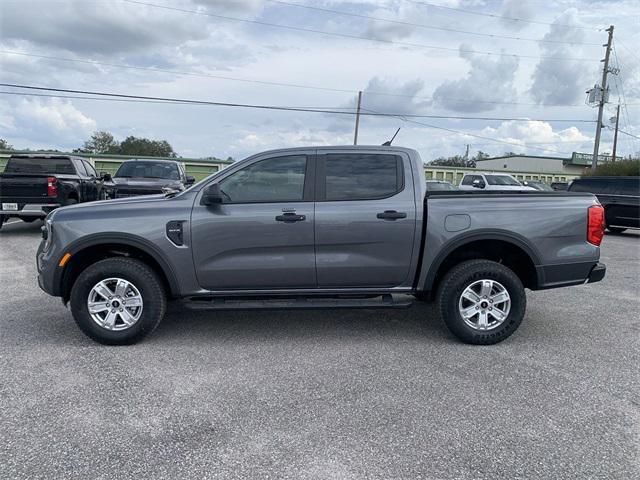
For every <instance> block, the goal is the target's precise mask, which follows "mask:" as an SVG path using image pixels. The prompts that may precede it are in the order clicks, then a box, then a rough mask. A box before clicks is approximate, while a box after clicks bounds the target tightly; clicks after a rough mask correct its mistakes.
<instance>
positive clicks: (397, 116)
mask: <svg viewBox="0 0 640 480" xmlns="http://www.w3.org/2000/svg"><path fill="white" fill-rule="evenodd" d="M363 110H365V111H367V112H373V113H376V112H375V110H369V109H366V108H363ZM393 116H394V117H396V118H398V119H400V120H402V121H403V122H408V123H413V124H415V125H421V126H423V127H428V128H433V129H436V130H444V131H446V132H451V133H455V134H457V135H463V136H467V137H475V138H481V139H483V140H489V141H491V142H494V143H501V144H504V145H512V146H516V147H523V146H525V145H523V144H522V143H516V142H509V141H507V140H500V139H497V138H493V137H487V136H484V135H476V134H475V133H469V132H463V131H461V130H455V129H453V128H447V127H441V126H438V125H433V124H429V123H424V122H418V121H416V120H411V119H409V118H405V117H403V116H402V115H393ZM528 148H531V149H534V150H541V151H543V152H555V153H564V154H566V155H571V153H570V152H560V151H557V150H554V149H550V148H542V147H528Z"/></svg>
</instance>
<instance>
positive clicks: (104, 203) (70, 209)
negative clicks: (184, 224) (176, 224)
mask: <svg viewBox="0 0 640 480" xmlns="http://www.w3.org/2000/svg"><path fill="white" fill-rule="evenodd" d="M167 200H169V199H168V198H167V197H165V196H164V194H158V195H144V196H139V197H126V198H117V199H114V200H99V201H97V202H86V203H77V204H75V205H69V206H67V207H60V208H56V209H55V210H53V211H52V212H51V213H49V215H48V216H47V218H48V219H53V218H54V217H59V216H61V217H64V216H65V215H67V214H71V215H73V214H74V213H75V212H80V211H85V210H87V209H93V210H96V211H97V210H101V209H104V208H109V207H112V206H116V207H119V206H121V205H128V204H138V203H161V202H166V201H167ZM158 208H161V207H160V206H158Z"/></svg>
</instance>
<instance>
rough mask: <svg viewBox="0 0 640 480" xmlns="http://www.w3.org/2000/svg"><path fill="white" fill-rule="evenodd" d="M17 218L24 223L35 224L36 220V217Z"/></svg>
mask: <svg viewBox="0 0 640 480" xmlns="http://www.w3.org/2000/svg"><path fill="white" fill-rule="evenodd" d="M18 218H19V219H20V220H22V221H23V222H26V223H31V222H35V221H36V220H37V219H38V217H18Z"/></svg>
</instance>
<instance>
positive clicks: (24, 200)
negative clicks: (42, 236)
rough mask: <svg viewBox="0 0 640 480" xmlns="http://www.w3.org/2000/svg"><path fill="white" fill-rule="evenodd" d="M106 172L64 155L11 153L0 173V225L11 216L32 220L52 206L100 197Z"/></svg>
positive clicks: (108, 177)
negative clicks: (99, 171) (98, 171)
mask: <svg viewBox="0 0 640 480" xmlns="http://www.w3.org/2000/svg"><path fill="white" fill-rule="evenodd" d="M110 179H111V177H110V176H109V174H105V173H102V174H100V175H98V173H97V172H96V170H95V169H94V168H93V165H91V163H89V162H88V161H87V160H85V159H83V158H79V157H70V156H67V155H41V154H33V155H12V156H11V157H9V160H8V161H7V165H6V167H5V169H4V172H3V173H2V174H0V207H1V209H0V228H1V227H2V224H3V223H4V222H5V221H6V220H7V219H9V218H11V217H18V218H20V219H21V220H24V221H25V222H32V221H34V220H36V219H38V218H45V216H46V215H47V214H48V213H49V212H50V211H51V210H53V209H55V208H57V207H60V206H64V205H73V204H76V203H83V202H91V201H94V200H104V199H106V198H108V197H107V192H106V189H105V188H104V184H105V182H109V181H110Z"/></svg>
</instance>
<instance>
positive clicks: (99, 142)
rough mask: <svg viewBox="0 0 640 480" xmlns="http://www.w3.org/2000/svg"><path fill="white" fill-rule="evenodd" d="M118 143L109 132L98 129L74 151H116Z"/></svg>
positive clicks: (118, 146)
mask: <svg viewBox="0 0 640 480" xmlns="http://www.w3.org/2000/svg"><path fill="white" fill-rule="evenodd" d="M119 148H120V145H118V142H117V141H116V139H115V138H113V135H111V134H110V133H109V132H105V131H99V132H95V133H94V134H93V135H91V138H90V139H89V140H87V141H86V142H84V145H83V146H82V147H81V148H76V149H75V150H74V152H76V153H117V151H118V149H119Z"/></svg>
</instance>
